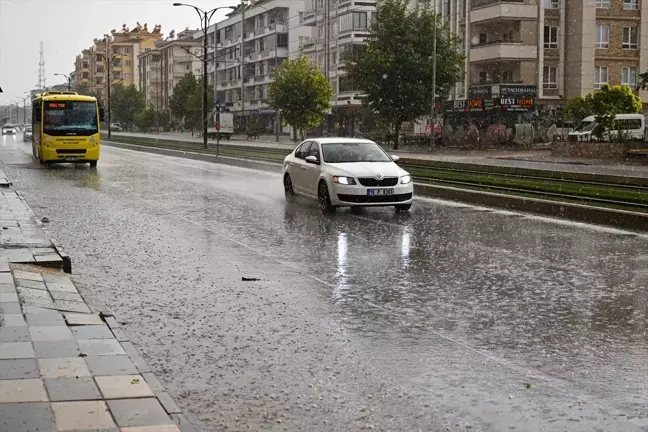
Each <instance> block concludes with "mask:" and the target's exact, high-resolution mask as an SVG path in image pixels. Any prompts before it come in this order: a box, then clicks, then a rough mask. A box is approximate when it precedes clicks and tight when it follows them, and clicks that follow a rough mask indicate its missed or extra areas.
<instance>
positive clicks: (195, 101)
mask: <svg viewBox="0 0 648 432" xmlns="http://www.w3.org/2000/svg"><path fill="white" fill-rule="evenodd" d="M202 83H203V81H202V78H199V79H198V80H197V81H196V86H195V88H194V90H193V92H192V93H191V94H190V95H189V97H188V98H187V100H186V102H185V109H184V112H185V114H184V118H185V125H186V126H188V127H190V128H191V130H192V131H193V130H194V129H202V124H203V114H202V112H203V111H202V106H203V84H202ZM213 106H214V87H212V86H210V85H208V86H207V116H208V117H209V115H210V114H211V111H212V107H213Z"/></svg>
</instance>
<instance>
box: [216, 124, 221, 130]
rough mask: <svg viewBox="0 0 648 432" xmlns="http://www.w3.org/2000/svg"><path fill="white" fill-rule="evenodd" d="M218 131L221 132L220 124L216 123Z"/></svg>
mask: <svg viewBox="0 0 648 432" xmlns="http://www.w3.org/2000/svg"><path fill="white" fill-rule="evenodd" d="M216 130H217V131H219V130H220V123H216Z"/></svg>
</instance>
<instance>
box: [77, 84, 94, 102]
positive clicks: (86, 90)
mask: <svg viewBox="0 0 648 432" xmlns="http://www.w3.org/2000/svg"><path fill="white" fill-rule="evenodd" d="M73 91H75V92H77V93H78V94H80V95H83V96H92V97H96V98H97V99H98V100H101V94H99V93H97V92H96V91H94V90H91V89H90V87H89V86H88V85H87V84H77V85H76V86H74V90H73Z"/></svg>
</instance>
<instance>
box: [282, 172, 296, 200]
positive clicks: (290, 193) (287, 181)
mask: <svg viewBox="0 0 648 432" xmlns="http://www.w3.org/2000/svg"><path fill="white" fill-rule="evenodd" d="M284 194H285V195H286V199H291V198H292V197H294V196H295V190H294V189H293V184H292V179H291V178H290V174H286V175H285V176H284Z"/></svg>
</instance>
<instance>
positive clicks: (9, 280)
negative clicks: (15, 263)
mask: <svg viewBox="0 0 648 432" xmlns="http://www.w3.org/2000/svg"><path fill="white" fill-rule="evenodd" d="M13 283H14V278H13V276H12V275H11V273H0V284H12V285H13Z"/></svg>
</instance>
